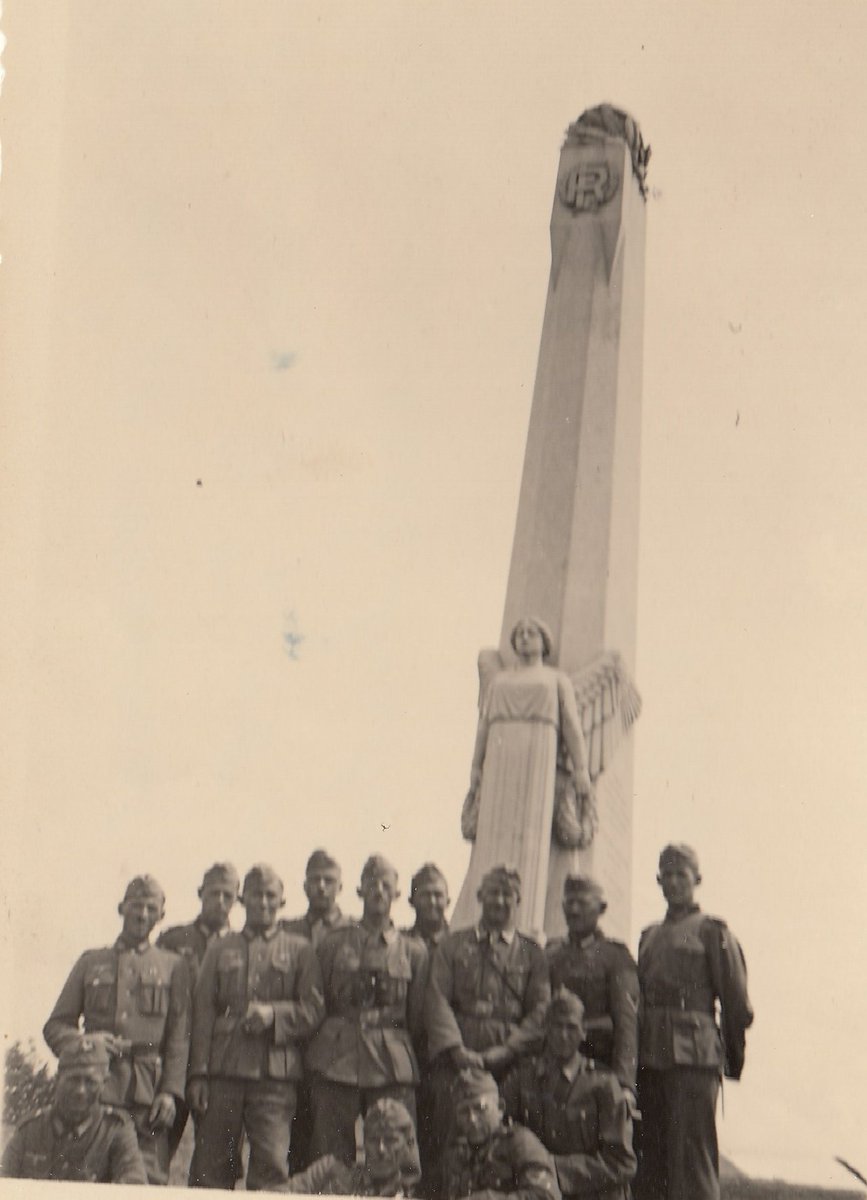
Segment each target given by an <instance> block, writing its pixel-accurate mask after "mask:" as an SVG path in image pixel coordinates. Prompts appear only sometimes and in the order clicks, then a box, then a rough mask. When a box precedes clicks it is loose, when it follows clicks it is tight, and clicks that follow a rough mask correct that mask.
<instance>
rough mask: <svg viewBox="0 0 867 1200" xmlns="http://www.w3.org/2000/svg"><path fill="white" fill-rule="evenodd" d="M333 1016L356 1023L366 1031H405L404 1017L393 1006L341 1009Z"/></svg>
mask: <svg viewBox="0 0 867 1200" xmlns="http://www.w3.org/2000/svg"><path fill="white" fill-rule="evenodd" d="M335 1016H338V1017H343V1018H345V1019H346V1020H348V1021H357V1022H358V1024H359V1025H361V1026H367V1028H368V1029H405V1028H406V1016H405V1014H404V1013H402V1012H400V1011H399V1010H398V1009H396V1008H394V1007H393V1006H388V1007H385V1008H375V1007H372V1008H343V1009H341V1010H340V1012H338V1013H335Z"/></svg>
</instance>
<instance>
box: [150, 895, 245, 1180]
mask: <svg viewBox="0 0 867 1200" xmlns="http://www.w3.org/2000/svg"><path fill="white" fill-rule="evenodd" d="M227 933H229V927H228V925H227V926H225V927H224V928H223V929H222V930H219V931H218V930H214V929H211V928H210V927H209V926H208V925H206V924H205V922H204V921H203V920H202V918H201V917H196V919H195V921H190V922H189V924H187V925H173V926H172V927H171V928H170V929H165V930H163V932H162V933H161V934H160V936H159V937H158V938H157V946H159V947H160V948H161V949H163V950H173V951H174V953H175V954H180V956H181V958H182V959H183V960H184V962H185V963H186V964H187V974H188V975H189V979H190V1007H191V1009H192V1000H193V991H194V989H195V986H196V979H197V978H198V974H199V967H200V966H201V965H202V959H203V958H204V957H205V951H206V950H207V949H208V946H210V944H211V942H213V941H215V940H216V939H217V938H220V937H225V936H226V934H227ZM188 1116H189V1110H188V1108H187V1105H186V1103H185V1102H183V1101H180V1100H179V1101H178V1102H177V1112H176V1114H175V1120H174V1124H173V1125H172V1128H171V1130H170V1131H169V1155H170V1156H174V1153H175V1151H176V1150H177V1148H178V1144H179V1142H180V1140H181V1137H182V1136H183V1132H184V1128H185V1127H186V1124H187V1118H188Z"/></svg>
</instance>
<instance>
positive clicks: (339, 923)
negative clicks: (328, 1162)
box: [281, 850, 355, 1172]
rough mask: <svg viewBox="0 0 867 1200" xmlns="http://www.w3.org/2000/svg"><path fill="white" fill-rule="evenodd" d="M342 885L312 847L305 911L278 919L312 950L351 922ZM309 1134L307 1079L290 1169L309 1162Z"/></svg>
mask: <svg viewBox="0 0 867 1200" xmlns="http://www.w3.org/2000/svg"><path fill="white" fill-rule="evenodd" d="M342 888H343V879H342V874H341V870H340V864H339V863H338V862H337V860H336V859H335V858H333V857H332V856H331V855H330V854H329V853H328V851H327V850H314V851H313V853H312V854H311V855H310V857H309V858H308V860H307V867H306V870H305V873H304V894H305V895H306V896H307V905H308V907H307V912H306V913H304V915H303V916H301V917H292V918H290V919H288V920H285V921H281V925H282V927H283V928H284V929H285V930H286V931H287V932H288V933H295V934H298V935H299V937H303V938H307V940H308V942H311V943H312V945H313V948H314V950H315V949H317V948H318V946H319V943H320V942H321V941H322V939H323V938H324V937H325V935H326V933H328V932H329V931H330V930H332V929H344V928H345V927H346V926H347V925H354V924H355V920H354V918H352V917H347V916H344V914H343V913H342V912H341V911H340V906H339V905H338V903H337V897H338V896H339V895H340V892H341V890H342ZM312 1136H313V1116H312V1105H311V1101H310V1087H309V1083H308V1080H307V1079H302V1080H301V1082H300V1083H299V1085H298V1107H297V1109H296V1111H295V1121H294V1122H293V1125H292V1150H291V1152H290V1165H291V1169H292V1170H293V1171H294V1172H298V1171H300V1170H301V1169H302V1168H303V1167H306V1166H308V1165H309V1164H310V1139H311V1138H312Z"/></svg>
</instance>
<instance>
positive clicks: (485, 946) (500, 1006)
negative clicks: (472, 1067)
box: [425, 927, 551, 1059]
mask: <svg viewBox="0 0 867 1200" xmlns="http://www.w3.org/2000/svg"><path fill="white" fill-rule="evenodd" d="M550 998H551V987H550V984H549V982H548V966H547V963H546V961H545V954H544V951H543V950H542V948H541V947H540V946H539V945H538V944H537V943H536V942H534V941H533V940H532V939H531V938H528V937H525V936H524V935H523V934H521V933H518V932H517V931H516V930H510V931H506V932H504V933H492V934H489V933H488V932H487V931H486V930H485V929H483V928H482V927H478V928H476V929H459V930H458V931H457V932H456V933H450V934H449V935H448V936H447V937H445V938H444V939H443V940H442V941H441V942H440V944H439V946H438V947H437V950H436V953H435V954H434V956H433V959H432V962H431V971H430V986H429V988H428V996H427V1004H426V1009H425V1025H426V1028H427V1035H428V1047H429V1052H430V1056H431V1059H436V1058H437V1057H439V1055H441V1054H443V1053H444V1052H445V1051H446V1050H451V1049H454V1048H456V1047H459V1046H466V1047H467V1049H469V1050H488V1049H490V1048H491V1047H492V1046H508V1047H509V1049H510V1050H512V1051H513V1053H514V1055H515V1056H516V1057H517V1056H520V1055H522V1054H526V1053H529V1052H531V1051H533V1050H536V1049H539V1047H540V1046H541V1043H542V1038H543V1025H544V1018H545V1009H546V1007H547V1004H548V1001H549V1000H550Z"/></svg>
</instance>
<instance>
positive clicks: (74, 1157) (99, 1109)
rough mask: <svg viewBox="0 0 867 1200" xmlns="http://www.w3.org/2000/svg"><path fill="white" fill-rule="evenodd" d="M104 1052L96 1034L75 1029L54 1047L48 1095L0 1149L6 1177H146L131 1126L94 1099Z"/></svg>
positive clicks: (96, 1179) (105, 1056)
mask: <svg viewBox="0 0 867 1200" xmlns="http://www.w3.org/2000/svg"><path fill="white" fill-rule="evenodd" d="M108 1068H109V1056H108V1050H107V1049H106V1046H105V1042H104V1041H103V1039H102V1038H101V1037H100V1036H99V1035H98V1034H96V1035H94V1036H93V1037H91V1036H90V1035H85V1036H84V1037H81V1036H79V1035H76V1036H75V1037H74V1038H71V1039H70V1040H69V1041H68V1042H67V1043H66V1045H65V1046H64V1048H63V1050H62V1051H61V1052H60V1059H59V1061H58V1064H57V1081H56V1083H55V1088H54V1100H53V1102H52V1104H51V1107H50V1108H46V1109H42V1110H41V1111H39V1112H38V1113H36V1114H34V1116H32V1117H28V1118H27V1120H25V1121H22V1123H21V1125H20V1126H19V1127H18V1130H17V1131H16V1132H15V1133H14V1134H13V1135H12V1138H11V1140H10V1142H9V1144H8V1145H7V1147H6V1149H5V1151H4V1152H3V1162H2V1166H0V1174H2V1175H4V1176H6V1177H7V1178H11V1179H63V1180H73V1181H75V1182H79V1183H142V1184H144V1183H147V1181H148V1178H147V1174H146V1172H145V1168H144V1163H143V1162H142V1157H141V1152H140V1150H139V1148H138V1139H137V1138H136V1135H135V1126H134V1125H133V1123H132V1121H131V1120H130V1118H129V1117H128V1116H127V1114H126V1113H125V1112H123V1111H122V1110H121V1109H116V1108H109V1107H106V1106H104V1105H102V1104H100V1102H99V1095H100V1092H101V1091H102V1088H103V1086H104V1084H105V1080H106V1076H107V1075H108Z"/></svg>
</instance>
